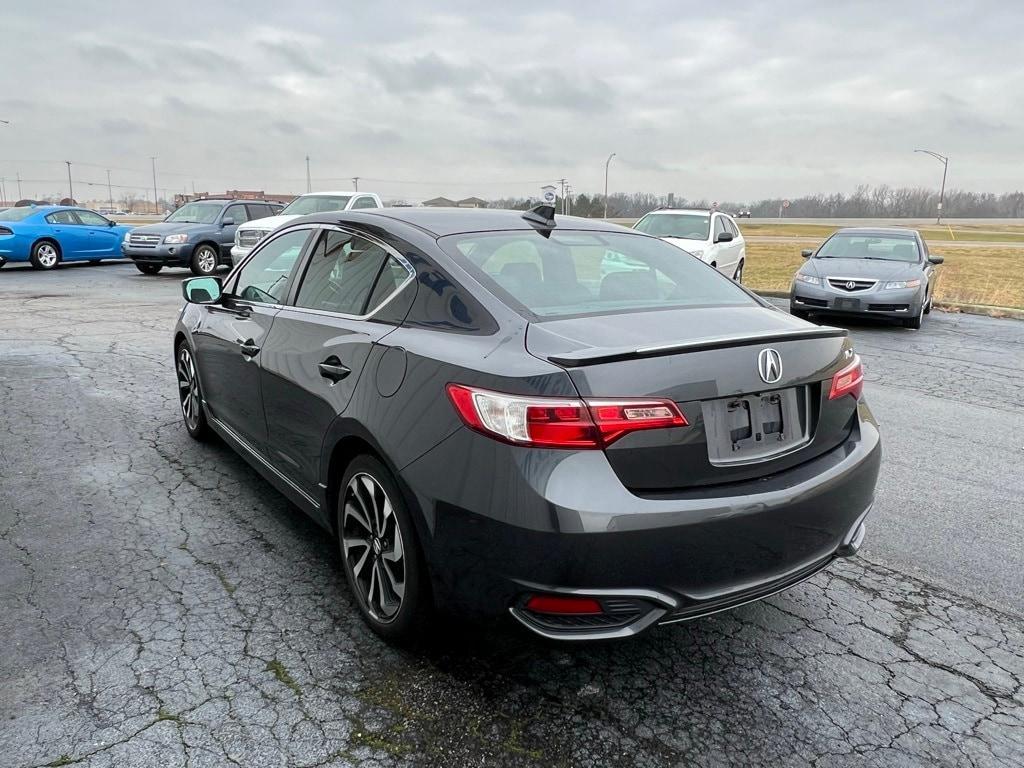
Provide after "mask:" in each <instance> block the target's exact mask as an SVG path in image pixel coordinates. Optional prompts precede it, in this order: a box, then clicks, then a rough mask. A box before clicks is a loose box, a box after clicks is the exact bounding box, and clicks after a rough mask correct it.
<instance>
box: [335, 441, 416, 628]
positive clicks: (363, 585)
mask: <svg viewBox="0 0 1024 768" xmlns="http://www.w3.org/2000/svg"><path fill="white" fill-rule="evenodd" d="M335 524H336V528H337V532H338V546H339V548H340V550H341V560H342V566H343V567H344V569H345V578H346V580H347V581H348V586H349V589H350V590H352V595H353V597H354V598H355V602H356V605H357V606H358V607H359V612H360V613H361V614H362V616H363V620H364V621H365V622H366V623H367V624H368V625H369V626H370V629H372V630H373V631H374V632H375V633H376V634H378V635H379V636H380V637H382V638H384V639H385V640H387V641H388V642H392V643H404V642H408V641H410V640H412V639H414V638H416V637H417V636H419V635H420V634H421V633H422V631H423V630H424V629H425V627H426V625H427V624H428V622H429V617H430V614H431V611H432V608H433V603H432V598H431V594H430V579H429V577H428V575H427V572H426V567H425V564H424V563H423V562H422V556H421V554H420V549H419V543H418V540H417V537H416V527H415V526H414V525H413V521H412V517H411V515H410V514H409V511H408V508H407V507H406V504H405V500H404V499H403V498H402V494H401V492H400V491H399V489H398V485H397V483H396V482H395V480H394V478H393V477H392V475H391V472H390V471H389V470H388V468H387V467H385V466H384V464H383V463H382V462H381V461H380V460H379V459H377V458H375V457H374V456H370V455H367V454H364V455H361V456H358V457H356V458H355V459H354V460H353V461H352V462H351V463H350V464H349V465H348V467H347V468H346V469H345V474H344V475H343V477H342V480H341V486H340V490H339V491H338V500H337V507H336V509H335Z"/></svg>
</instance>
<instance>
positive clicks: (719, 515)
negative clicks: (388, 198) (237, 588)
mask: <svg viewBox="0 0 1024 768" xmlns="http://www.w3.org/2000/svg"><path fill="white" fill-rule="evenodd" d="M183 290H184V293H185V298H186V299H187V302H188V303H187V304H186V305H185V307H184V309H183V310H182V312H181V317H180V320H179V322H178V324H177V329H176V331H175V337H174V355H175V363H176V370H177V376H178V387H179V392H180V396H181V410H182V414H183V415H184V421H185V426H186V428H187V429H188V432H189V433H190V434H191V435H192V436H193V437H195V438H200V439H201V438H204V437H207V436H208V435H210V434H211V433H216V434H217V435H219V436H220V437H221V438H222V439H223V440H224V441H225V442H227V443H228V444H229V445H230V446H231V447H232V448H234V449H235V450H236V451H238V453H240V454H241V455H242V456H243V457H244V458H245V459H246V460H247V461H248V462H249V463H250V464H251V465H252V466H253V467H255V468H256V470H257V471H259V472H260V473H261V474H262V475H263V476H264V477H266V478H267V479H268V480H269V481H270V482H271V483H272V484H273V485H274V486H276V487H277V488H278V489H279V490H280V491H281V493H283V494H284V495H285V496H287V497H288V498H289V499H290V500H292V501H293V502H294V503H295V504H296V505H298V506H299V507H301V508H302V509H303V510H305V511H306V512H307V513H308V514H310V515H311V516H312V517H313V518H314V519H315V520H316V521H317V522H319V523H320V524H321V525H322V526H323V527H324V528H325V529H327V530H328V531H329V532H330V533H331V535H332V536H334V537H336V539H337V541H338V545H339V547H340V551H341V560H342V562H343V563H344V569H345V574H346V577H347V579H348V582H349V585H350V587H351V589H352V592H353V594H354V596H355V599H356V601H357V603H358V606H359V609H360V610H361V612H362V614H363V616H364V617H365V619H366V621H367V622H368V623H369V625H370V626H371V627H372V628H373V629H374V630H375V631H376V632H377V633H379V634H380V635H382V636H384V637H386V638H388V639H394V640H398V639H403V638H408V637H410V636H411V635H413V634H415V633H416V632H417V631H418V630H419V629H420V628H422V627H423V626H424V624H425V622H426V621H427V620H428V618H429V617H431V616H432V615H437V614H439V613H440V614H448V615H452V614H462V615H467V614H468V615H473V616H477V617H484V616H497V615H509V614H511V616H513V617H514V618H515V620H517V621H518V622H520V623H521V624H522V625H523V626H525V627H527V628H528V629H530V630H532V631H533V632H536V633H537V634H540V635H543V636H545V637H550V638H557V639H564V640H585V639H603V638H616V637H626V636H630V635H634V634H636V633H638V632H641V631H643V630H645V629H647V628H648V627H651V626H652V625H655V624H659V623H661V624H664V623H671V622H676V621H683V620H687V619H693V618H696V617H699V616H705V615H708V614H711V613H715V612H717V611H721V610H724V609H727V608H730V607H733V606H737V605H740V604H742V603H746V602H749V601H751V600H757V599H760V598H763V597H767V596H768V595H771V594H773V593H775V592H778V591H779V590H782V589H785V588H787V587H789V586H792V585H794V584H796V583H798V582H800V581H802V580H804V579H806V578H808V577H810V576H811V575H813V574H814V573H816V572H818V571H819V570H821V569H822V568H824V567H825V566H827V565H828V564H829V563H830V562H832V560H833V559H835V558H836V557H845V556H849V555H852V554H853V553H855V552H856V551H857V549H858V547H860V545H861V542H862V540H863V538H864V518H865V517H866V515H867V514H868V511H869V509H870V508H871V505H872V501H873V499H874V493H875V481H876V478H877V475H878V468H879V460H880V456H881V450H880V443H879V434H878V427H877V425H876V423H875V421H874V419H873V418H872V416H871V412H870V411H869V410H868V407H867V405H866V404H865V402H864V400H863V398H862V395H861V390H862V387H863V375H862V368H861V362H860V359H859V357H858V356H857V354H856V353H855V352H854V350H853V347H852V344H851V342H850V339H849V338H848V337H847V333H846V331H844V330H841V329H836V328H827V327H818V326H814V325H811V324H809V323H806V322H804V321H802V320H799V319H797V318H794V317H791V316H790V315H788V314H786V313H784V312H782V311H780V310H778V309H775V308H774V307H772V306H771V305H770V304H768V303H766V302H764V301H762V300H761V299H759V298H758V297H757V296H755V295H753V294H752V293H749V292H748V291H747V290H746V289H745V288H743V287H742V286H739V285H737V284H736V283H734V282H732V281H731V280H729V279H728V278H726V277H723V276H722V275H721V274H719V273H718V272H717V271H716V270H715V269H714V268H712V267H710V266H708V265H706V264H703V263H701V262H700V261H698V260H696V259H691V258H685V257H680V252H679V250H678V249H677V248H675V247H674V246H672V245H669V244H668V243H665V242H663V241H661V240H658V239H657V238H653V237H650V236H647V235H644V234H642V233H639V232H635V231H630V230H626V229H622V228H620V227H617V226H614V225H610V224H605V223H602V222H598V221H594V220H587V219H576V218H569V217H557V218H556V217H555V215H554V210H553V209H552V208H550V207H539V208H537V209H534V210H533V211H529V212H527V213H525V214H524V213H521V212H516V211H495V210H456V209H436V208H404V209H386V208H385V209H379V210H365V211H346V212H336V213H330V214H318V215H316V216H311V217H304V218H301V219H297V220H295V221H293V222H290V223H289V224H288V225H286V226H285V227H283V228H281V229H279V230H277V231H276V232H275V233H274V234H273V235H271V236H270V237H268V238H267V239H265V240H264V241H263V242H261V243H260V245H259V246H258V247H257V248H256V249H254V250H253V252H252V253H251V254H249V256H248V257H247V258H246V259H245V260H244V261H242V262H241V263H240V264H238V265H237V266H235V268H234V269H233V270H232V271H231V273H230V274H229V275H228V276H226V277H224V278H219V277H199V278H193V279H191V280H188V281H186V282H185V283H184V288H183Z"/></svg>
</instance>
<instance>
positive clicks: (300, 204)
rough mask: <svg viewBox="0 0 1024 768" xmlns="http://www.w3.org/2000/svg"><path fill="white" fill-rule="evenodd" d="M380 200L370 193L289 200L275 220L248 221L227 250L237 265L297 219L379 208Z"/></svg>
mask: <svg viewBox="0 0 1024 768" xmlns="http://www.w3.org/2000/svg"><path fill="white" fill-rule="evenodd" d="M383 207H384V205H383V203H381V201H380V197H379V196H378V195H376V194H374V193H373V192H310V193H309V194H305V195H300V196H299V197H297V198H295V199H294V200H292V201H291V202H290V203H289V204H288V205H287V207H285V209H284V210H283V211H281V213H279V214H278V215H277V216H271V217H269V218H266V219H257V220H255V221H250V222H248V223H246V224H243V225H242V226H240V227H238V229H236V230H235V244H234V246H233V247H232V248H231V259H232V261H233V262H238V261H240V260H241V259H242V258H243V257H244V256H245V255H246V254H248V253H249V251H251V250H252V249H253V247H254V246H255V245H256V243H258V242H259V241H260V240H262V239H263V238H264V237H266V236H267V235H269V234H270V233H271V232H273V231H274V230H275V229H277V228H278V227H279V226H281V225H282V224H285V223H287V222H289V221H291V220H292V219H296V218H298V217H299V216H308V215H309V214H313V213H329V212H330V211H352V210H361V209H364V208H383Z"/></svg>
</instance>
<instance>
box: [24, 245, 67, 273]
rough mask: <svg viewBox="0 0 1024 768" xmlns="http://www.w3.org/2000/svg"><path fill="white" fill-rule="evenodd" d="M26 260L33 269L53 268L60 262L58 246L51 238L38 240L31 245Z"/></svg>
mask: <svg viewBox="0 0 1024 768" xmlns="http://www.w3.org/2000/svg"><path fill="white" fill-rule="evenodd" d="M28 260H29V261H30V262H31V263H32V268H33V269H53V268H54V267H56V266H57V265H58V264H60V246H58V245H57V244H56V243H55V242H53V241H52V240H40V241H39V242H38V243H36V244H35V245H33V246H32V253H31V255H30V256H29V259H28Z"/></svg>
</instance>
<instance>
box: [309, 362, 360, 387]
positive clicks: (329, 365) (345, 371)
mask: <svg viewBox="0 0 1024 768" xmlns="http://www.w3.org/2000/svg"><path fill="white" fill-rule="evenodd" d="M317 367H318V368H319V369H320V375H321V376H323V377H324V378H325V379H330V380H331V383H332V384H337V383H338V382H339V381H341V380H342V379H344V378H345V377H346V376H348V375H349V374H350V373H352V369H351V368H349V367H348V366H347V365H344V364H343V363H342V362H341V360H339V359H338V358H337V356H335V355H331V356H330V357H328V358H327V359H326V360H324V361H323V362H322V363H320V365H318V366H317Z"/></svg>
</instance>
